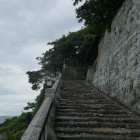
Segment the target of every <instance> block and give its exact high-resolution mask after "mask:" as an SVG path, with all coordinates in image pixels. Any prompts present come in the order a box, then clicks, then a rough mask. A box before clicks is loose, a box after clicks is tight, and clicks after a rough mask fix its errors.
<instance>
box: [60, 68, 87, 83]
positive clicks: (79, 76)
mask: <svg viewBox="0 0 140 140" xmlns="http://www.w3.org/2000/svg"><path fill="white" fill-rule="evenodd" d="M84 73H85V69H84V68H83V67H66V68H64V69H63V72H62V81H73V80H85V75H84Z"/></svg>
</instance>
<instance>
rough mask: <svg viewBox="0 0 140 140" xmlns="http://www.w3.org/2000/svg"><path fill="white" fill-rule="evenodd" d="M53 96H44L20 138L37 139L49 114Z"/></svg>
mask: <svg viewBox="0 0 140 140" xmlns="http://www.w3.org/2000/svg"><path fill="white" fill-rule="evenodd" d="M52 101H53V98H51V97H47V98H45V100H44V102H43V104H42V105H41V107H40V108H39V110H38V112H37V113H36V115H35V116H34V118H33V120H32V121H31V123H30V125H29V126H28V128H27V129H26V131H25V133H24V134H23V136H22V138H21V140H38V139H39V137H40V134H41V131H42V128H43V125H44V123H45V121H46V118H47V116H48V114H49V110H50V108H51V105H52Z"/></svg>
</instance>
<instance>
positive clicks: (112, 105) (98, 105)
mask: <svg viewBox="0 0 140 140" xmlns="http://www.w3.org/2000/svg"><path fill="white" fill-rule="evenodd" d="M59 104H60V106H72V105H89V106H92V107H101V108H109V107H112V108H121V107H120V106H119V105H117V104H111V105H110V104H108V103H107V104H93V103H92V102H74V101H72V102H71V101H69V102H59Z"/></svg>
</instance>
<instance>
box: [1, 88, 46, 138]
mask: <svg viewBox="0 0 140 140" xmlns="http://www.w3.org/2000/svg"><path fill="white" fill-rule="evenodd" d="M44 97H45V90H44V89H43V90H41V92H40V95H39V96H37V98H36V99H35V101H36V102H35V103H27V104H28V106H26V107H25V108H24V109H25V110H28V109H32V111H31V112H22V114H21V115H20V116H16V117H13V118H11V119H6V120H5V122H4V123H2V124H0V134H4V133H6V138H5V139H4V140H20V138H21V136H22V135H23V133H24V132H25V130H26V129H27V127H28V125H29V124H30V122H31V120H32V118H33V117H34V115H35V114H36V112H37V111H38V109H39V107H40V106H41V104H42V102H43V101H44Z"/></svg>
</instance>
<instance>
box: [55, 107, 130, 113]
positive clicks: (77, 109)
mask: <svg viewBox="0 0 140 140" xmlns="http://www.w3.org/2000/svg"><path fill="white" fill-rule="evenodd" d="M57 112H60V113H70V112H71V113H82V112H85V113H87V112H89V113H99V114H131V113H130V112H127V111H125V110H91V109H82V108H73V109H57V111H56V113H57Z"/></svg>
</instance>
